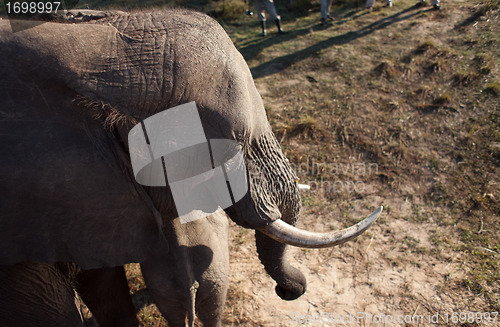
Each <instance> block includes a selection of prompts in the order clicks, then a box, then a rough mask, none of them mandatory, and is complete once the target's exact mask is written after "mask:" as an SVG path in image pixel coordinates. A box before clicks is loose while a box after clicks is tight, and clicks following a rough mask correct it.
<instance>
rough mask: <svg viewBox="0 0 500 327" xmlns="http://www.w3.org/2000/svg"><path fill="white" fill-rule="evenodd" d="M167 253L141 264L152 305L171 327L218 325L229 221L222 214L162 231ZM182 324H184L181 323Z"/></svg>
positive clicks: (224, 288) (224, 285)
mask: <svg viewBox="0 0 500 327" xmlns="http://www.w3.org/2000/svg"><path fill="white" fill-rule="evenodd" d="M164 233H165V235H167V236H169V237H167V239H168V240H169V241H168V243H169V244H168V245H169V250H168V252H167V250H166V249H159V251H157V252H156V253H155V255H154V256H152V257H151V258H150V259H148V260H146V261H145V262H143V263H141V269H142V274H143V276H144V280H145V282H146V285H147V287H148V290H149V292H150V294H151V297H152V299H153V301H154V302H155V303H156V305H157V306H158V308H159V309H160V311H161V313H162V314H163V316H164V317H165V318H166V320H167V321H168V324H169V326H170V327H177V326H179V327H185V326H186V324H187V326H194V319H195V314H196V316H197V317H198V318H199V320H200V321H201V322H202V323H203V325H204V326H205V327H210V326H221V319H222V313H223V309H224V303H225V300H226V293H227V288H228V272H229V250H228V220H227V216H226V214H225V213H224V212H223V211H218V212H216V213H214V214H212V215H211V216H209V217H207V218H204V219H200V220H196V221H193V222H190V223H186V224H181V223H180V221H179V219H175V220H173V221H170V222H169V223H168V224H167V225H166V226H164ZM186 319H187V322H186Z"/></svg>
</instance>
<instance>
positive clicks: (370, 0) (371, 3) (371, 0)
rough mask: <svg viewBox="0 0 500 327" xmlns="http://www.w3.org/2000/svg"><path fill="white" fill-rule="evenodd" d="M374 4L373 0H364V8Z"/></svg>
mask: <svg viewBox="0 0 500 327" xmlns="http://www.w3.org/2000/svg"><path fill="white" fill-rule="evenodd" d="M374 4H375V0H366V8H368V9H370V8H371V7H373V5H374Z"/></svg>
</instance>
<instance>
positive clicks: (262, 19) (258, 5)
mask: <svg viewBox="0 0 500 327" xmlns="http://www.w3.org/2000/svg"><path fill="white" fill-rule="evenodd" d="M254 5H255V11H256V12H257V20H258V21H259V23H260V27H261V29H262V33H261V35H262V36H266V35H267V30H266V16H265V13H264V8H265V6H264V3H263V1H262V0H255V1H254Z"/></svg>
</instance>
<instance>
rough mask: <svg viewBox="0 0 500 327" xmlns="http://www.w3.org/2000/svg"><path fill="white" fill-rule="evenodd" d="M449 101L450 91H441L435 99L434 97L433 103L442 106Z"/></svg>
mask: <svg viewBox="0 0 500 327" xmlns="http://www.w3.org/2000/svg"><path fill="white" fill-rule="evenodd" d="M450 102H451V94H450V92H444V93H441V94H440V95H439V96H438V97H437V98H436V99H434V104H435V105H437V106H444V105H446V104H448V103H450Z"/></svg>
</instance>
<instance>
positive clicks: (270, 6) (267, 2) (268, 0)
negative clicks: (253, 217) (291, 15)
mask: <svg viewBox="0 0 500 327" xmlns="http://www.w3.org/2000/svg"><path fill="white" fill-rule="evenodd" d="M263 2H264V6H265V7H266V11H267V13H268V14H269V17H270V18H272V19H273V20H274V22H275V23H276V27H277V28H278V33H279V34H283V33H285V31H283V29H282V28H281V17H280V16H278V13H277V12H276V8H275V7H274V3H273V1H272V0H264V1H263Z"/></svg>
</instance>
